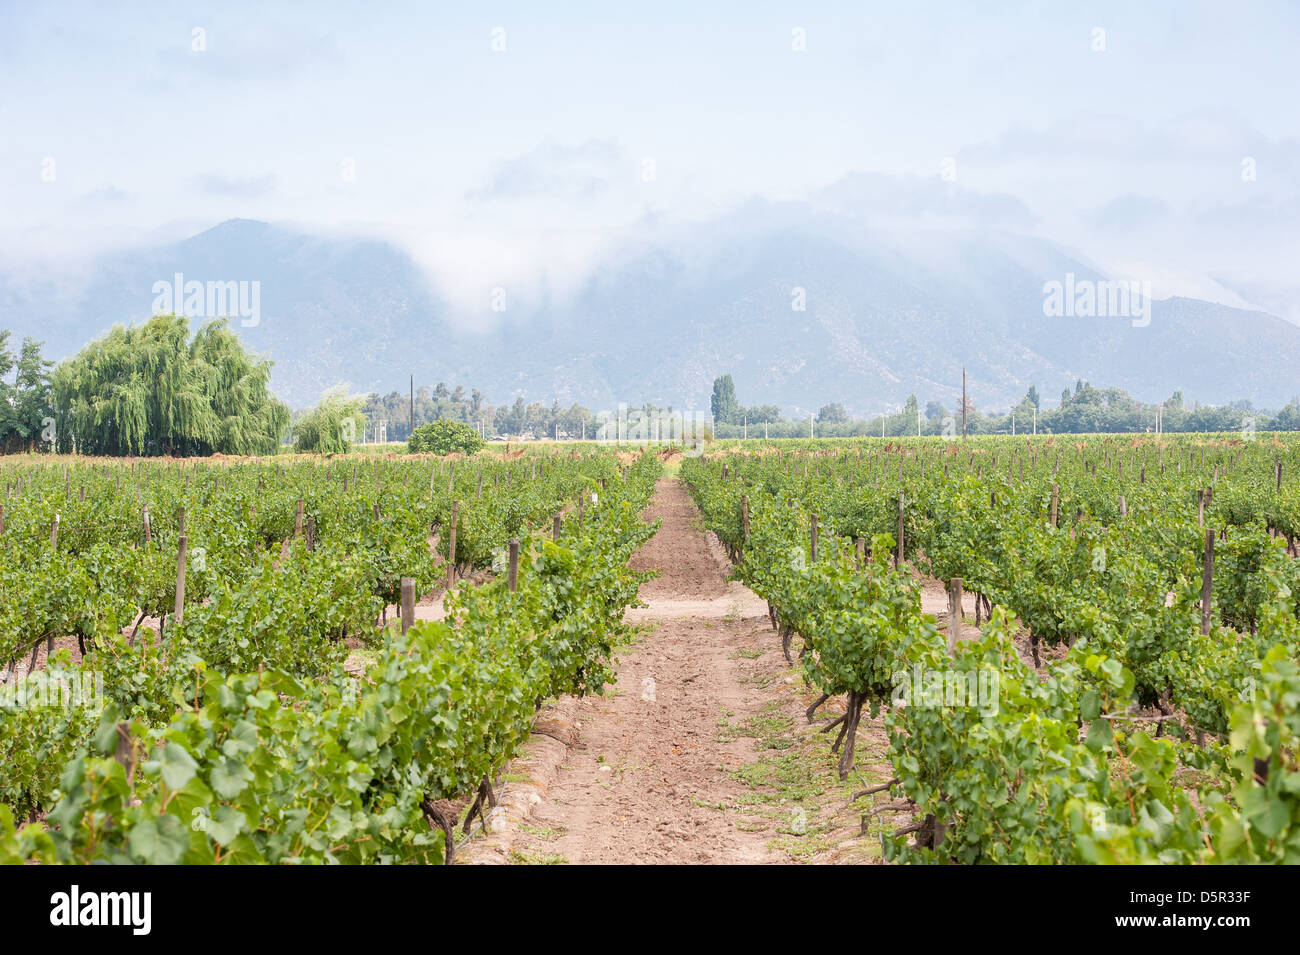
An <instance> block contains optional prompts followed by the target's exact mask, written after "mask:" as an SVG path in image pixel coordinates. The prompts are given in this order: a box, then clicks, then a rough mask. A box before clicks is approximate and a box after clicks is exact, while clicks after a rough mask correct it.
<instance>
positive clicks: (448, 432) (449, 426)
mask: <svg viewBox="0 0 1300 955" xmlns="http://www.w3.org/2000/svg"><path fill="white" fill-rule="evenodd" d="M484 443H485V442H484V441H483V438H482V436H481V435H479V433H478V432H477V431H475V430H474V429H473V428H471V427H470V426H469V425H467V424H465V423H464V422H463V421H451V420H448V419H447V418H439V419H438V420H437V421H430V422H429V423H428V424H422V425H420V426H419V427H418V428H416V429H415V431H414V432H412V434H411V440H410V441H408V442H407V445H406V450H408V451H410V452H411V453H412V454H451V453H452V452H453V451H459V452H460V453H461V454H474V453H475V452H477V451H479V450H480V449H481V448H482V447H483V445H484Z"/></svg>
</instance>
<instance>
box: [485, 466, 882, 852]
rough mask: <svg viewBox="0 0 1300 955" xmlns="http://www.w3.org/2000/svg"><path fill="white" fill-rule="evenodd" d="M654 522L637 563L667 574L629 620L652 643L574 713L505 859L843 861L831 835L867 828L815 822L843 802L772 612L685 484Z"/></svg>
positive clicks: (661, 502)
mask: <svg viewBox="0 0 1300 955" xmlns="http://www.w3.org/2000/svg"><path fill="white" fill-rule="evenodd" d="M647 516H648V517H649V518H652V519H653V518H656V517H657V518H662V519H663V526H662V527H661V528H660V530H659V532H658V534H656V536H655V537H654V538H653V539H652V540H651V541H649V542H648V543H647V544H646V545H645V546H644V547H643V548H642V549H641V550H640V551H639V552H638V553H637V555H636V556H635V557H634V559H633V562H632V563H633V566H635V567H637V568H638V569H643V570H648V569H653V570H658V571H660V573H661V576H660V577H659V578H658V579H656V580H653V581H650V582H649V583H647V584H646V585H645V586H643V587H642V590H641V597H642V599H643V600H644V601H645V602H646V603H648V604H649V607H648V608H644V609H638V610H633V611H630V612H629V615H628V619H629V620H632V621H635V622H638V623H639V624H640V625H641V632H640V635H639V638H638V639H637V641H636V642H634V643H633V644H632V645H631V646H630V647H628V648H626V649H625V650H623V651H622V652H621V653H620V660H619V665H618V680H617V684H616V685H615V686H613V687H610V688H608V689H607V691H606V696H605V697H603V698H602V697H596V698H589V699H586V700H580V701H570V702H569V704H568V705H569V706H570V709H569V712H570V713H571V714H572V719H573V723H574V725H575V726H576V727H577V732H576V740H575V741H573V742H572V744H571V746H570V748H569V749H568V751H567V755H566V756H565V758H564V761H563V763H562V765H561V766H560V767H559V769H558V772H557V773H556V775H555V777H554V779H553V780H550V781H548V784H547V785H546V786H545V791H544V793H543V794H542V796H541V799H540V801H539V802H536V804H535V805H533V806H531V811H530V819H529V822H528V823H527V824H526V825H522V826H520V827H519V830H518V831H517V832H514V833H513V834H512V836H511V837H510V848H509V853H508V861H512V862H516V863H561V862H570V863H728V862H731V863H776V862H790V861H792V860H795V859H799V858H802V857H804V856H805V855H808V854H815V853H822V854H825V853H827V852H833V851H834V846H833V845H832V840H830V839H828V838H827V834H828V833H829V832H830V831H831V830H833V829H835V830H839V833H840V837H841V838H844V837H847V836H849V835H853V836H856V835H857V831H856V830H858V828H859V819H858V816H857V815H856V814H850V816H849V818H848V819H847V820H846V819H844V818H840V819H838V820H837V821H836V822H834V823H833V824H831V823H826V824H825V825H823V824H822V823H819V821H818V820H819V818H820V817H819V815H818V813H819V811H820V810H822V809H825V808H826V807H829V806H832V805H833V806H834V807H837V810H838V809H842V807H843V806H844V805H845V802H844V801H843V800H842V793H841V791H840V789H839V785H840V784H839V783H838V779H835V778H834V777H833V775H832V774H830V773H829V769H830V766H831V765H832V764H831V760H830V759H829V756H828V754H827V753H826V750H828V748H829V738H828V737H826V736H822V735H821V734H818V733H816V729H817V727H815V726H807V724H806V721H805V720H804V719H803V717H802V708H803V707H805V706H806V705H807V696H806V692H805V688H804V687H803V683H802V680H801V679H799V678H798V677H797V675H796V673H795V671H792V670H791V669H790V668H789V667H787V665H786V664H785V662H784V660H783V659H782V658H781V652H780V645H779V641H778V640H777V639H776V636H775V634H774V633H773V632H772V630H771V628H770V626H769V624H768V619H767V609H766V604H765V603H764V602H763V601H762V600H760V599H759V598H758V597H756V596H755V595H754V594H753V593H752V592H750V591H749V590H748V589H747V588H745V587H744V586H742V585H741V584H739V583H736V582H728V581H727V579H726V575H727V571H728V569H729V568H728V565H727V563H726V559H725V556H724V554H723V552H722V548H721V545H719V544H718V543H717V541H716V539H713V538H711V537H710V536H709V535H706V534H705V532H704V530H703V527H702V522H701V520H700V517H699V513H698V511H697V510H696V508H695V506H694V503H693V502H692V501H691V500H690V497H689V496H688V494H687V492H686V490H685V488H684V487H683V485H682V484H681V483H680V482H678V481H676V480H664V481H661V482H660V483H659V486H658V488H657V489H656V493H655V496H654V499H653V501H652V503H651V506H650V508H649V510H648V512H647ZM864 729H865V731H866V732H867V733H869V732H870V730H869V729H866V728H864ZM805 743H806V744H807V745H806V746H805ZM870 749H871V747H870V746H867V747H863V752H864V759H863V767H864V768H865V767H866V766H868V765H869V764H870V762H871V758H870V755H869V753H870ZM861 778H862V777H860V776H859V778H857V779H854V780H853V781H852V785H860V779H861ZM846 785H849V784H846ZM826 797H833V798H826ZM841 815H842V813H841ZM809 819H811V824H809V822H808V820H809ZM819 827H820V828H819ZM823 830H825V831H823ZM810 834H811V838H810ZM864 845H869V846H874V847H875V849H876V850H878V846H876V845H875V844H874V843H870V841H869V840H858V846H859V848H860V847H862V846H864ZM866 851H867V852H868V853H870V852H871V851H872V850H871V849H870V848H868V849H867V850H866ZM471 852H472V850H471ZM859 854H860V853H859Z"/></svg>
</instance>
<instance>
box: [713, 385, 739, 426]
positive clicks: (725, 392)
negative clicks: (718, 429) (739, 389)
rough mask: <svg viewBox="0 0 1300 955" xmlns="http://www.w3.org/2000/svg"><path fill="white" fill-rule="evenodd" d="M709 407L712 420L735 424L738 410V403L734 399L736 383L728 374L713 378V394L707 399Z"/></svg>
mask: <svg viewBox="0 0 1300 955" xmlns="http://www.w3.org/2000/svg"><path fill="white" fill-rule="evenodd" d="M709 409H710V410H711V411H712V412H713V420H714V421H716V422H719V423H727V424H735V423H736V421H737V418H736V415H737V414H739V412H740V403H739V402H738V401H737V400H736V383H735V382H733V381H732V380H731V376H730V375H722V376H721V377H719V378H714V379H713V395H712V397H711V398H710V399H709Z"/></svg>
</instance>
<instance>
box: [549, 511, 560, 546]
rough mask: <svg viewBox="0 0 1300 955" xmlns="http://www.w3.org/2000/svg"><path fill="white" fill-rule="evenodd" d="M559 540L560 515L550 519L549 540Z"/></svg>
mask: <svg viewBox="0 0 1300 955" xmlns="http://www.w3.org/2000/svg"><path fill="white" fill-rule="evenodd" d="M559 539H560V515H559V514H556V515H555V516H554V517H552V518H551V540H555V541H557V540H559Z"/></svg>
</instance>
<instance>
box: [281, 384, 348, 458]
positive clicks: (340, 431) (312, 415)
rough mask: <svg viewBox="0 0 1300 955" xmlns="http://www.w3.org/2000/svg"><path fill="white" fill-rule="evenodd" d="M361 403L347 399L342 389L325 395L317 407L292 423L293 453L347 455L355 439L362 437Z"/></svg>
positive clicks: (345, 392)
mask: <svg viewBox="0 0 1300 955" xmlns="http://www.w3.org/2000/svg"><path fill="white" fill-rule="evenodd" d="M363 401H364V399H363V398H361V397H360V396H354V397H348V393H347V389H346V388H338V389H333V390H330V391H327V392H325V394H324V395H323V396H322V397H321V400H320V404H318V405H317V406H316V407H315V408H312V409H310V410H308V411H305V412H303V413H302V415H300V416H299V417H298V419H297V420H296V421H295V422H294V423H293V449H294V450H295V451H298V452H300V453H302V452H314V453H317V454H347V453H348V452H349V451H351V450H352V445H353V443H355V442H356V440H357V438H358V437H359V436H361V435H364V434H365V429H366V417H365V415H364V414H362V413H361V406H362V402H363Z"/></svg>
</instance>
